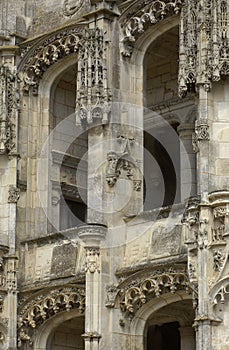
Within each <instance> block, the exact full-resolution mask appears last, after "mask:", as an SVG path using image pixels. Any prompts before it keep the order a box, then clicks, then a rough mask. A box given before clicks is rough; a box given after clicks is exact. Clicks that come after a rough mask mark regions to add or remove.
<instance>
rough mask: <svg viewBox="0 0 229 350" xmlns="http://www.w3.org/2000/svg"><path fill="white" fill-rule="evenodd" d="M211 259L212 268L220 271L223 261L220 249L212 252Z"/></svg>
mask: <svg viewBox="0 0 229 350" xmlns="http://www.w3.org/2000/svg"><path fill="white" fill-rule="evenodd" d="M213 261H214V270H215V271H218V272H220V271H221V270H222V268H223V265H224V261H225V255H224V254H223V253H222V251H221V250H220V249H219V250H215V251H214V252H213Z"/></svg>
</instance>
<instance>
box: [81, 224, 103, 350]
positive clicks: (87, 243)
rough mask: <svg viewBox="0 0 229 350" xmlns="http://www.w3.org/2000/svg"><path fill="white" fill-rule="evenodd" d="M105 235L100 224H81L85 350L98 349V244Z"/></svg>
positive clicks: (99, 299) (99, 266)
mask: <svg viewBox="0 0 229 350" xmlns="http://www.w3.org/2000/svg"><path fill="white" fill-rule="evenodd" d="M105 235H106V228H105V227H104V226H101V225H96V224H94V225H86V226H82V227H81V228H80V231H79V238H80V239H82V241H83V243H84V249H85V255H86V256H85V260H86V309H85V333H84V334H83V335H82V336H83V337H84V340H85V350H99V342H100V338H101V317H102V315H101V307H102V298H101V292H102V291H101V287H102V282H101V279H102V277H101V256H100V245H101V243H102V241H103V240H104V238H105Z"/></svg>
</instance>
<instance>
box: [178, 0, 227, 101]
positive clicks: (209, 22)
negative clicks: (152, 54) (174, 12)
mask: <svg viewBox="0 0 229 350" xmlns="http://www.w3.org/2000/svg"><path fill="white" fill-rule="evenodd" d="M228 6H229V5H228V1H227V0H204V1H201V2H200V1H198V0H193V1H189V0H185V2H184V6H183V8H182V11H181V21H180V57H179V62H180V64H179V94H180V96H185V94H186V93H187V91H195V88H196V86H198V85H202V86H203V87H204V89H205V90H206V91H209V90H210V88H211V82H212V81H218V80H220V78H221V76H222V75H227V74H229V31H228V21H229V9H228Z"/></svg>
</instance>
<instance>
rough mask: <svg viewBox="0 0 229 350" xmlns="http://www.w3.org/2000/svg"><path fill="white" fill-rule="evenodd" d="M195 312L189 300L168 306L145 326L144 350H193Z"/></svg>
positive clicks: (152, 317) (156, 313)
mask: <svg viewBox="0 0 229 350" xmlns="http://www.w3.org/2000/svg"><path fill="white" fill-rule="evenodd" d="M194 318H195V312H194V310H193V306H192V301H191V300H182V301H178V302H174V303H171V304H168V305H166V306H164V307H162V308H161V309H159V310H157V311H156V312H154V313H153V314H152V315H151V316H150V318H149V319H148V321H147V324H146V329H145V330H146V333H145V335H146V338H145V346H144V349H145V350H168V349H169V350H195V348H196V346H195V343H196V341H195V330H194V328H193V327H192V324H193V322H194Z"/></svg>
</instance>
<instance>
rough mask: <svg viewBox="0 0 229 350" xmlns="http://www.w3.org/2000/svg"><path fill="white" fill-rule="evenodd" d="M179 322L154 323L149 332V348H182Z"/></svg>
mask: <svg viewBox="0 0 229 350" xmlns="http://www.w3.org/2000/svg"><path fill="white" fill-rule="evenodd" d="M180 343H181V341H180V332H179V323H178V322H170V323H164V324H163V325H152V326H149V327H148V332H147V350H180V349H181V345H180Z"/></svg>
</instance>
